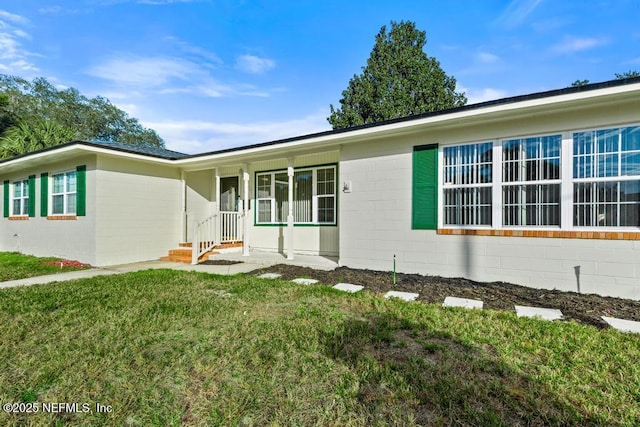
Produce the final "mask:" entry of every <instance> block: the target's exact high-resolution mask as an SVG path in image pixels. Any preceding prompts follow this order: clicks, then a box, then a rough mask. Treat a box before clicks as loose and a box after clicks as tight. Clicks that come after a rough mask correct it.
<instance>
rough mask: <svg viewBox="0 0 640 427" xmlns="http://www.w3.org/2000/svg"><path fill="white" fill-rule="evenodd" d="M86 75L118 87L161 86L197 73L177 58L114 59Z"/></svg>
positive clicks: (185, 62) (188, 64) (94, 67)
mask: <svg viewBox="0 0 640 427" xmlns="http://www.w3.org/2000/svg"><path fill="white" fill-rule="evenodd" d="M87 73H88V74H90V75H92V76H94V77H99V78H102V79H105V80H109V81H111V82H113V83H116V84H119V85H131V86H136V87H157V86H163V85H166V84H167V83H169V82H170V81H172V80H175V79H178V80H186V79H187V78H188V77H189V76H190V75H191V74H192V73H198V70H197V68H196V67H195V66H194V64H191V63H189V62H187V61H183V60H181V59H177V58H162V57H156V58H114V59H110V60H108V61H106V62H104V63H102V64H99V65H95V66H93V67H91V68H90V69H89V70H87Z"/></svg>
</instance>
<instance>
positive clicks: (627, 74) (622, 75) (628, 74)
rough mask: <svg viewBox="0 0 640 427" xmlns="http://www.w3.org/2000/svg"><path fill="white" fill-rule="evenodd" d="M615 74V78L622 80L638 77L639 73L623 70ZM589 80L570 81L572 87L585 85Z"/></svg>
mask: <svg viewBox="0 0 640 427" xmlns="http://www.w3.org/2000/svg"><path fill="white" fill-rule="evenodd" d="M615 76H616V80H623V79H630V78H632V77H640V73H638V72H637V71H625V72H624V73H615ZM589 83H590V82H589V80H576V81H575V82H573V83H571V86H572V87H576V86H585V85H588V84H589Z"/></svg>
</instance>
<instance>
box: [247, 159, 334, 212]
mask: <svg viewBox="0 0 640 427" xmlns="http://www.w3.org/2000/svg"><path fill="white" fill-rule="evenodd" d="M256 202H257V203H256V204H257V213H256V222H257V223H258V224H282V223H286V222H287V216H288V214H289V176H288V175H287V172H286V171H275V172H261V173H258V174H257V175H256ZM292 210H293V221H294V223H295V224H335V223H336V168H335V166H322V167H310V168H301V169H299V170H295V171H294V174H293V206H292Z"/></svg>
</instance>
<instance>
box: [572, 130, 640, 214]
mask: <svg viewBox="0 0 640 427" xmlns="http://www.w3.org/2000/svg"><path fill="white" fill-rule="evenodd" d="M639 210H640V127H639V126H633V127H624V128H613V129H602V130H593V131H587V132H576V133H574V134H573V225H575V226H578V227H638V226H640V215H639Z"/></svg>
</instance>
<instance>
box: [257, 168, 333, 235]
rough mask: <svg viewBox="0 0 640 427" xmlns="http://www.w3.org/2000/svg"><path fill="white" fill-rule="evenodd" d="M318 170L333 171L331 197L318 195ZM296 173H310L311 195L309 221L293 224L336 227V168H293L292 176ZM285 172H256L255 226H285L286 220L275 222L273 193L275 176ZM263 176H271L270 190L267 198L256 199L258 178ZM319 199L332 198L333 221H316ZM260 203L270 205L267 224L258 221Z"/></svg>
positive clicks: (285, 171)
mask: <svg viewBox="0 0 640 427" xmlns="http://www.w3.org/2000/svg"><path fill="white" fill-rule="evenodd" d="M319 169H333V177H334V186H333V194H332V195H318V170H319ZM298 172H311V174H312V184H311V187H312V190H311V191H312V193H311V221H305V222H302V221H295V222H294V224H295V225H319V226H321V225H328V226H332V225H336V224H337V215H338V209H337V203H336V201H337V191H338V190H337V182H338V176H337V166H336V165H334V164H332V165H323V166H308V167H307V166H304V167H299V168H294V174H295V173H298ZM286 173H287V170H286V169H278V170H274V171H265V172H256V194H255V200H256V215H255V224H256V225H282V224H286V218H283V220H282V221H276V196H275V194H276V192H275V187H276V179H275V176H276V175H277V174H286ZM263 175H270V176H271V188H270V189H269V197H258V191H259V190H258V182H259V179H260V176H263ZM319 198H333V199H334V202H333V218H334V221H333V222H319V221H318V206H319V203H318V199H319ZM260 201H268V202H269V205H270V208H271V209H270V211H271V220H270V221H269V222H264V221H260Z"/></svg>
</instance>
